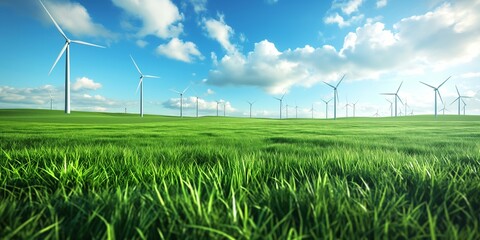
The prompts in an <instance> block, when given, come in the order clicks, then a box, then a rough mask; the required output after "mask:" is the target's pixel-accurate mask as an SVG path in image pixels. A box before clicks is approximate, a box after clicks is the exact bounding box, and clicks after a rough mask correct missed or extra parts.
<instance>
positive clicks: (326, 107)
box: [322, 98, 332, 119]
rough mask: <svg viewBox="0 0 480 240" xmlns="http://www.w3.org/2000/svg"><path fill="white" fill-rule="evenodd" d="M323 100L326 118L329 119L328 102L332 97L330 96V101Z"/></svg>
mask: <svg viewBox="0 0 480 240" xmlns="http://www.w3.org/2000/svg"><path fill="white" fill-rule="evenodd" d="M322 101H323V102H324V103H325V119H327V118H328V103H329V102H330V101H332V99H331V98H330V100H328V101H325V100H323V99H322Z"/></svg>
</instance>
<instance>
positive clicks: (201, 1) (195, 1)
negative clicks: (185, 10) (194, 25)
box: [190, 0, 207, 14]
mask: <svg viewBox="0 0 480 240" xmlns="http://www.w3.org/2000/svg"><path fill="white" fill-rule="evenodd" d="M190 3H191V4H192V6H193V10H194V11H195V13H197V14H198V13H202V12H205V11H207V0H190Z"/></svg>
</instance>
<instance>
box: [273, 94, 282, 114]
mask: <svg viewBox="0 0 480 240" xmlns="http://www.w3.org/2000/svg"><path fill="white" fill-rule="evenodd" d="M283 97H285V93H283V95H282V97H281V98H277V97H273V98H275V99H277V100H278V101H279V102H280V119H282V101H283Z"/></svg>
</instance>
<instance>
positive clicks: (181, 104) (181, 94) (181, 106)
mask: <svg viewBox="0 0 480 240" xmlns="http://www.w3.org/2000/svg"><path fill="white" fill-rule="evenodd" d="M188 88H190V86H188V87H187V88H185V89H184V90H183V91H181V92H179V91H177V90H175V89H170V91H172V92H174V93H178V94H180V117H183V94H185V92H186V91H187V90H188ZM197 104H198V98H197Z"/></svg>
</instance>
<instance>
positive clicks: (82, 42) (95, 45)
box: [72, 40, 105, 48]
mask: <svg viewBox="0 0 480 240" xmlns="http://www.w3.org/2000/svg"><path fill="white" fill-rule="evenodd" d="M72 42H74V43H78V44H82V45H87V46H92V47H98V48H105V47H104V46H100V45H97V44H93V43H88V42H84V41H79V40H72Z"/></svg>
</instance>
